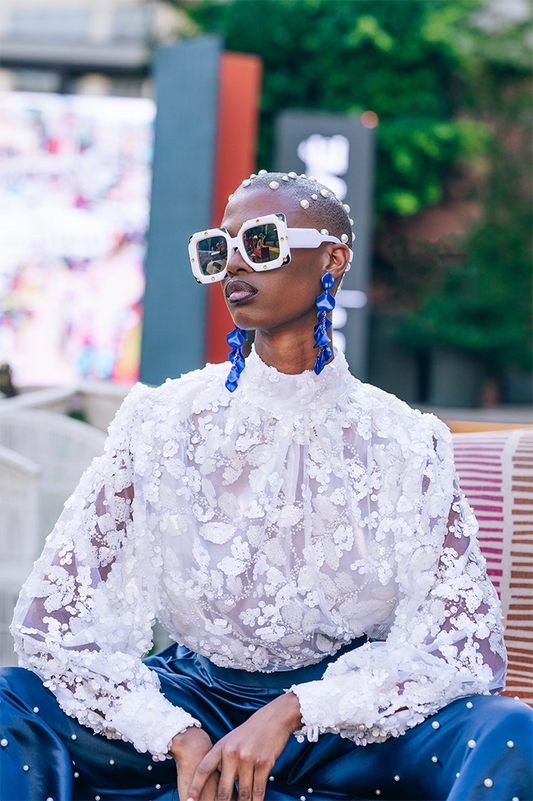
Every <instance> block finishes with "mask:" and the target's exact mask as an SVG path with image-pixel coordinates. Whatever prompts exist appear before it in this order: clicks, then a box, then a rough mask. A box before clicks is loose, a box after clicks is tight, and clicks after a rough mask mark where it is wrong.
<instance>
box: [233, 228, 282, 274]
mask: <svg viewBox="0 0 533 801" xmlns="http://www.w3.org/2000/svg"><path fill="white" fill-rule="evenodd" d="M242 238H243V242H244V248H245V250H246V253H247V255H248V258H249V259H250V261H252V262H253V263H254V264H266V263H267V262H269V261H275V260H276V259H277V258H278V257H279V252H280V250H279V238H278V229H277V227H276V225H275V224H274V223H266V224H265V225H256V226H255V227H254V228H247V229H246V231H244V233H243V237H242Z"/></svg>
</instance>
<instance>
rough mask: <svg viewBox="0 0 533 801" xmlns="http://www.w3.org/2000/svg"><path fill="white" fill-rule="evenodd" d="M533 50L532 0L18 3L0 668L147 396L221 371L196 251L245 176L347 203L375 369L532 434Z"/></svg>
mask: <svg viewBox="0 0 533 801" xmlns="http://www.w3.org/2000/svg"><path fill="white" fill-rule="evenodd" d="M532 50H533V27H532V7H531V2H530V0H207V1H204V0H168V2H162V1H158V2H144V1H143V0H3V3H2V4H1V5H0V550H1V555H2V559H1V561H0V664H8V663H12V662H14V661H15V656H14V654H13V649H12V642H11V639H10V636H9V634H8V624H9V621H10V619H11V614H12V608H13V605H14V603H15V600H16V597H17V595H18V592H19V589H20V586H21V583H22V581H23V580H24V578H25V577H26V576H27V575H28V573H29V571H30V569H31V565H32V563H33V560H34V559H35V558H36V556H37V555H38V554H39V552H40V550H41V547H42V542H43V539H44V537H45V536H46V534H47V533H48V532H49V531H50V529H51V527H52V526H53V524H54V521H55V520H56V519H57V516H58V515H59V513H60V511H61V508H62V505H63V503H64V501H65V500H66V498H67V497H68V496H69V494H70V493H71V492H72V491H73V489H74V488H75V486H76V484H77V482H78V480H79V477H80V475H81V473H82V471H83V470H84V469H85V467H86V466H87V465H88V464H89V462H90V461H91V459H92V458H93V457H94V456H95V455H97V454H98V453H100V452H101V450H102V447H103V442H104V439H105V434H104V432H105V430H106V428H107V425H108V424H109V422H110V421H111V419H112V418H113V416H114V414H115V412H116V410H117V408H118V406H119V405H120V403H121V401H122V399H123V397H124V395H125V394H126V392H127V390H128V387H129V386H131V384H132V383H133V382H134V381H136V380H137V379H138V378H139V377H140V378H141V380H143V381H145V382H147V383H152V384H158V383H161V382H162V381H164V380H165V378H166V377H167V376H170V377H177V376H179V375H180V374H181V373H182V372H186V371H188V370H191V369H194V368H198V367H201V366H202V365H203V364H204V363H205V361H206V360H209V361H223V360H225V359H226V358H227V346H226V340H225V335H226V333H227V332H228V331H229V330H230V329H231V328H232V327H233V326H232V323H231V320H230V318H229V315H228V313H227V310H226V308H225V304H224V301H223V298H222V295H221V292H220V288H219V287H203V286H202V287H199V286H197V284H196V283H195V282H194V280H193V279H192V276H191V274H190V269H189V262H188V258H187V240H188V237H189V235H190V234H191V233H192V232H194V231H197V230H201V229H203V228H204V227H207V226H209V225H211V226H216V225H218V224H219V223H220V220H221V218H222V215H223V210H224V206H225V203H226V201H227V196H228V194H229V193H230V192H232V191H233V190H234V188H235V187H236V186H237V185H238V184H239V183H240V182H241V181H242V180H243V179H245V178H247V177H248V176H249V174H250V173H251V172H252V171H253V172H257V171H258V170H259V169H267V170H270V169H280V170H284V171H290V170H295V171H297V172H304V171H305V172H306V173H308V174H309V173H312V174H314V175H316V176H317V177H318V178H319V179H320V180H321V181H322V182H323V183H325V184H326V185H328V186H330V187H331V188H332V189H333V190H334V191H335V192H336V193H337V194H338V196H339V197H341V198H342V199H343V201H344V202H347V203H348V204H349V205H350V207H351V216H352V217H353V219H354V230H355V232H356V234H357V238H356V240H355V243H354V251H355V260H354V269H353V270H352V271H351V272H350V273H349V275H348V276H347V277H346V279H345V281H344V285H343V287H342V290H341V291H340V292H339V293H338V298H337V299H338V304H337V308H336V310H335V315H334V319H333V336H334V340H335V344H336V346H337V347H339V348H341V349H342V350H343V351H345V353H346V356H347V359H348V361H349V364H350V367H351V369H352V372H353V373H354V374H355V375H356V376H358V377H359V378H361V379H363V380H368V381H370V382H371V383H374V384H376V385H377V386H379V387H381V388H383V389H385V390H387V391H389V392H393V393H394V394H396V395H398V396H399V397H400V398H402V399H403V400H405V401H407V402H408V403H410V404H412V405H414V406H417V407H419V408H422V409H428V410H431V411H434V412H435V413H437V414H438V415H439V416H441V417H442V418H443V419H445V420H447V421H450V420H451V421H454V420H455V421H467V422H468V421H470V422H469V423H468V425H472V426H474V427H475V426H478V427H483V426H490V425H492V424H497V425H496V427H497V428H502V427H503V428H505V426H506V425H507V426H510V427H511V426H517V425H518V426H523V425H524V424H528V423H531V421H532V419H531V406H532V396H533V380H532V259H531V232H532V231H531V221H532V185H531V184H532V169H531V168H532V164H531V157H532V156H531V153H532V151H531V128H532V92H531V90H532V68H531V64H532ZM461 425H463V424H462V423H460V422H458V423H456V426H459V427H460V426H461ZM452 430H453V428H452ZM456 430H459V429H458V428H456ZM462 430H464V429H462ZM502 436H503V435H502ZM517 436H518V435H517ZM505 441H506V440H505ZM502 442H504V439H502ZM502 447H504V445H502ZM505 447H507V446H505ZM506 453H507V451H506ZM524 453H525V451H524ZM528 453H529V452H528ZM476 458H477V457H476ZM487 458H488V457H487ZM495 458H496V457H495ZM524 458H526V457H524ZM527 458H528V459H529V461H530V457H527ZM526 461H527V460H526ZM528 463H529V462H528ZM524 464H525V462H524ZM492 468H494V465H492ZM492 468H491V469H492ZM513 480H514V479H513ZM528 486H529V485H528ZM513 489H514V487H513ZM524 491H525V490H524ZM524 498H525V500H521V501H520V503H523V504H530V503H531V500H530V499H529V496H527V498H526V496H524ZM500 500H501V499H500ZM529 508H530V506H528V507H527V509H529ZM527 509H526V507H525V506H524V507H520V510H519V511H520V514H522V515H523V514H524V513H525V511H527ZM524 510H525V511H524ZM517 514H518V513H517ZM517 520H521V521H522V522H527V521H526V519H525V518H524V519H522V518H517ZM491 525H492V524H491ZM491 531H492V529H491ZM489 533H490V532H489ZM502 536H503V535H502ZM491 537H492V538H494V532H492V534H491ZM492 550H494V548H492ZM156 642H157V643H158V644H159V645H161V644H162V643H163V642H164V638H162V637H161V635H160V633H157V632H156Z"/></svg>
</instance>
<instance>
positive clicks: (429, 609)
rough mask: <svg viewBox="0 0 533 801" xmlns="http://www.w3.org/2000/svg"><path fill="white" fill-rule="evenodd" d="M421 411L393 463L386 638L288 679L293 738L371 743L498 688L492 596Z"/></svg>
mask: <svg viewBox="0 0 533 801" xmlns="http://www.w3.org/2000/svg"><path fill="white" fill-rule="evenodd" d="M424 417H425V418H426V420H427V419H428V416H426V415H424ZM429 420H430V421H433V422H432V423H431V424H430V425H431V426H432V429H433V431H432V432H431V429H430V431H429V438H428V437H427V436H426V437H425V439H424V437H423V436H419V437H418V438H417V435H416V426H415V432H414V434H413V436H412V438H411V441H410V446H409V452H408V453H407V454H406V459H405V464H404V468H403V471H402V472H403V480H402V492H401V495H400V497H399V500H398V503H397V517H396V519H395V522H394V539H395V554H396V559H395V561H396V565H397V577H396V580H397V584H398V589H399V602H398V605H397V608H396V614H395V619H394V622H393V625H392V627H391V629H390V632H389V634H388V636H387V639H386V640H385V641H374V642H368V643H367V644H366V645H364V646H362V647H361V648H358V649H356V650H353V651H350V652H348V653H347V654H344V655H343V656H341V657H339V659H337V660H336V661H335V662H333V663H332V664H331V665H330V666H329V667H328V669H327V670H326V672H325V674H324V677H323V678H322V679H321V680H320V681H314V682H309V683H306V684H301V685H296V686H294V687H292V688H291V690H292V691H293V692H294V693H295V694H296V695H297V696H298V699H299V701H300V707H301V710H302V719H303V722H304V726H303V728H302V729H301V731H299V732H297V736H299V737H300V738H301V737H302V736H304V735H307V737H308V738H309V739H311V740H314V739H316V737H317V736H318V734H319V733H323V732H334V733H340V734H341V735H342V736H343V737H348V738H350V739H353V740H355V741H356V742H357V743H359V744H362V745H365V744H366V743H370V742H380V741H383V740H385V739H387V738H388V737H390V736H391V735H392V736H398V735H400V734H403V733H404V732H405V731H406V729H408V728H411V727H412V726H415V725H416V724H417V723H420V722H421V721H422V720H424V719H425V718H426V717H427V716H429V715H432V714H435V713H436V712H438V710H439V709H441V708H442V707H443V706H445V705H446V704H448V703H450V702H451V701H453V700H455V699H457V698H460V697H461V696H463V697H464V696H466V695H472V694H487V693H491V692H497V691H498V690H500V689H502V687H503V679H504V673H505V648H504V644H503V631H502V621H501V610H500V605H499V601H498V598H497V596H496V593H495V590H494V588H493V586H492V584H491V582H490V581H489V579H488V577H487V574H486V570H485V562H484V559H483V557H482V555H481V553H480V551H479V545H478V541H477V537H476V533H477V522H476V519H475V517H474V515H473V513H472V511H471V509H470V508H469V506H468V504H467V502H466V500H465V498H464V496H463V494H462V492H461V490H460V488H459V485H458V481H457V476H456V473H455V467H454V463H453V449H452V442H451V435H450V433H449V431H448V429H447V428H446V426H444V424H442V423H440V422H439V421H437V420H436V419H435V418H431V417H429ZM425 425H426V426H427V425H428V423H427V422H426V424H425ZM420 431H421V434H422V433H423V426H420Z"/></svg>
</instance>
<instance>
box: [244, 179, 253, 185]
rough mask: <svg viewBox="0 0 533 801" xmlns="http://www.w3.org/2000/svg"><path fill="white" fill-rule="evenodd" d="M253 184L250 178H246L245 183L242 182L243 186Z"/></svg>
mask: <svg viewBox="0 0 533 801" xmlns="http://www.w3.org/2000/svg"><path fill="white" fill-rule="evenodd" d="M251 183H252V182H251V181H250V179H249V178H245V179H244V181H243V182H242V186H250V184H251Z"/></svg>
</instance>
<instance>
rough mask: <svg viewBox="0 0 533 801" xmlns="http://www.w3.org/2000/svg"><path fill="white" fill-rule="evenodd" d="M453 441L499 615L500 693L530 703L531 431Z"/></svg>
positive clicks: (532, 587) (477, 435)
mask: <svg viewBox="0 0 533 801" xmlns="http://www.w3.org/2000/svg"><path fill="white" fill-rule="evenodd" d="M453 444H454V452H455V464H456V467H457V472H458V474H459V481H460V484H461V487H462V489H463V491H464V493H465V495H466V497H467V499H468V501H469V503H470V505H471V507H472V509H473V510H474V512H475V515H476V517H477V519H478V522H479V540H480V544H481V550H482V552H483V554H484V556H485V558H486V560H487V569H488V574H489V576H490V578H491V580H492V583H493V584H494V586H495V587H496V590H497V591H498V594H499V596H500V599H501V602H502V607H503V614H504V616H505V622H506V626H505V642H506V644H507V650H508V657H509V668H508V671H507V685H506V692H505V694H506V695H511V696H518V697H520V698H521V699H522V700H523V701H526V702H527V703H528V704H531V705H532V706H533V621H532V616H531V611H532V610H533V564H532V559H531V557H532V554H533V431H532V430H527V429H517V430H507V431H483V432H475V433H469V434H453Z"/></svg>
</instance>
